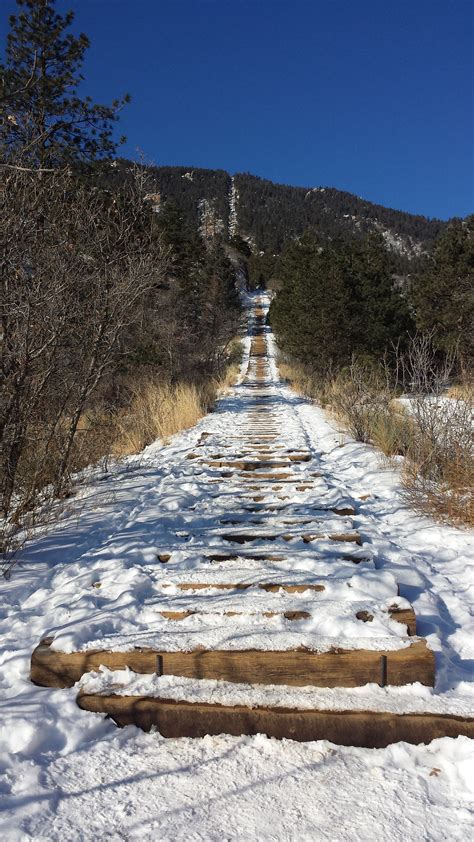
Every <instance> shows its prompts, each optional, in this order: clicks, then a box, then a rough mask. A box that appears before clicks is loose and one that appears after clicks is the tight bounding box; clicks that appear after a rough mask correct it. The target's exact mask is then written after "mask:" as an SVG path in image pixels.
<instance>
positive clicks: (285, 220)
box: [101, 159, 446, 261]
mask: <svg viewBox="0 0 474 842" xmlns="http://www.w3.org/2000/svg"><path fill="white" fill-rule="evenodd" d="M101 166H102V167H104V165H101ZM105 166H106V169H105V170H103V171H102V172H103V176H104V177H105V178H106V179H107V180H108V181H110V183H111V184H113V183H117V182H119V181H122V180H123V178H126V177H127V172H128V170H129V169H130V166H131V164H130V162H129V161H126V160H124V159H121V160H120V159H119V160H116V161H113V162H109V163H108V164H106V165H105ZM148 173H149V176H150V192H151V193H154V194H156V195H158V194H159V196H158V198H157V206H159V203H160V202H162V201H164V200H170V199H171V200H172V201H173V202H175V203H176V204H177V205H178V207H179V208H180V210H181V211H182V212H183V214H184V216H185V219H186V221H187V222H188V224H190V225H195V224H196V223H197V224H198V226H200V228H201V232H202V233H203V235H204V236H212V235H213V234H220V235H223V236H224V238H226V237H229V238H231V237H232V236H234V235H239V236H240V237H243V238H244V239H245V240H247V241H248V242H249V243H250V245H251V248H252V250H253V251H254V252H256V253H258V252H260V251H263V252H265V253H270V254H279V253H280V251H281V250H282V248H283V246H284V244H285V242H288V241H289V240H291V239H293V238H294V237H298V236H301V235H302V234H303V233H304V232H305V231H307V230H311V231H312V232H313V233H314V234H316V236H317V237H318V239H320V240H321V242H325V241H327V240H328V239H335V238H343V239H346V238H352V237H363V236H364V235H366V234H367V233H370V232H373V231H376V232H379V233H381V234H382V236H383V237H384V240H385V242H386V243H387V246H388V247H389V249H390V250H391V251H393V252H395V254H397V255H398V256H399V257H401V258H402V260H403V259H404V260H405V261H406V260H410V259H412V258H416V257H417V256H418V255H419V254H420V253H421V252H422V251H424V250H429V248H430V246H431V244H432V243H433V241H434V240H435V239H436V237H438V236H439V234H440V233H441V232H442V231H443V229H444V228H445V226H446V223H445V222H442V221H440V220H435V219H428V218H427V217H424V216H415V215H413V214H409V213H404V212H403V211H399V210H393V209H391V208H385V207H383V206H382V205H377V204H373V203H372V202H369V201H366V200H365V199H361V198H360V197H358V196H355V195H353V194H352V193H347V192H344V191H341V190H336V189H334V188H332V187H314V188H312V189H310V188H305V187H291V186H288V185H283V184H274V183H273V182H271V181H268V180H265V179H262V178H258V177H257V176H254V175H250V174H249V173H237V174H236V175H234V176H231V175H229V173H227V172H225V171H224V170H208V169H197V168H190V167H149V168H148Z"/></svg>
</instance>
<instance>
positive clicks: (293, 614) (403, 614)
mask: <svg viewBox="0 0 474 842" xmlns="http://www.w3.org/2000/svg"><path fill="white" fill-rule="evenodd" d="M249 587H250V586H249ZM258 587H259V589H261V590H264V591H266V592H267V593H278V591H279V590H280V589H281V590H284V591H286V592H287V593H304V591H308V590H310V591H311V590H312V591H318V590H319V591H321V590H324V587H321V586H318V585H313V586H312V587H311V586H309V587H308V586H304V585H294V586H291V585H287V586H286V587H285V586H282V585H278V584H275V585H272V584H271V583H269V584H268V585H265V584H262V585H258ZM238 589H239V590H242V588H238ZM181 590H183V588H181ZM245 590H246V589H245ZM244 606H245V601H244V600H242V609H243V610H236V609H235V608H229V609H226V610H225V611H213V610H212V606H210V607H207V608H205V610H200V609H199V608H191V607H189V608H187V609H183V610H176V611H173V610H159V611H157V614H159V615H160V616H161V617H163V618H164V619H165V620H173V621H176V622H179V621H180V620H185V619H186V618H187V617H192V616H194V615H196V614H198V615H199V616H200V617H203V618H204V619H205V618H206V617H212V616H224V617H239V616H243V615H246V616H252V615H255V616H257V615H258V616H261V617H284V618H285V619H286V620H291V621H296V620H309V619H311V616H312V614H314V611H313V612H310V611H307V610H301V609H298V608H292V609H286V610H283V611H262V610H258V609H255V610H245V607H244ZM325 607H326V606H325V604H324V603H322V605H321V606H319V610H320V611H322V612H324V609H325ZM387 613H388V614H390V616H391V617H392V619H393V620H396V622H397V623H401V624H402V625H405V626H406V628H407V633H408V634H409V635H410V636H412V635H415V634H416V616H415V612H414V610H413V608H394V609H392V610H390V609H388V611H387ZM355 616H356V618H357V619H358V620H360V621H361V622H363V623H371V622H372V621H373V619H374V615H373V614H371V612H370V611H369V610H360V611H357V613H356V615H355Z"/></svg>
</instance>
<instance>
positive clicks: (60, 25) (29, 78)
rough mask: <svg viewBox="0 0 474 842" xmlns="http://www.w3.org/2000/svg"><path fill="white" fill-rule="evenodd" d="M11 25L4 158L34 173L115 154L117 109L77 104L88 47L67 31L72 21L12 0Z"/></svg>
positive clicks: (41, 0) (30, 0) (36, 3)
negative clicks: (14, 11)
mask: <svg viewBox="0 0 474 842" xmlns="http://www.w3.org/2000/svg"><path fill="white" fill-rule="evenodd" d="M17 4H18V7H19V11H18V14H17V15H11V17H10V32H9V34H8V36H7V45H6V60H5V64H4V66H2V67H1V68H0V77H1V79H2V86H1V89H0V90H1V93H2V99H3V103H4V110H5V111H6V118H5V119H4V120H3V121H2V133H1V144H2V147H3V151H4V153H5V156H7V157H15V156H18V155H21V156H22V157H23V159H25V158H26V159H27V160H28V162H29V163H30V164H31V165H32V166H38V165H39V166H41V167H51V166H53V167H54V166H57V165H58V164H62V163H64V162H67V161H70V160H91V159H94V158H96V157H100V156H102V155H110V154H113V153H114V151H115V149H116V143H115V142H114V140H113V134H112V131H113V123H114V121H115V120H116V119H117V111H118V109H119V107H120V106H121V105H122V104H123V103H125V102H128V101H129V97H128V96H125V97H124V98H123V100H121V101H119V100H115V101H114V102H113V103H112V105H110V106H108V105H96V104H94V103H93V102H92V100H91V98H90V97H85V98H81V97H80V96H79V94H78V87H79V85H80V82H81V81H82V79H83V77H82V75H81V67H82V64H83V61H84V54H85V51H86V50H87V48H88V47H89V40H88V38H87V36H86V35H84V34H83V33H81V34H80V35H79V36H77V37H76V36H74V35H73V34H71V33H70V32H68V31H67V30H68V29H69V27H70V26H71V24H72V22H73V19H74V14H73V12H67V14H65V15H60V14H58V13H57V12H56V11H55V8H54V0H17Z"/></svg>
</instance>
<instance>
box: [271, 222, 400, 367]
mask: <svg viewBox="0 0 474 842" xmlns="http://www.w3.org/2000/svg"><path fill="white" fill-rule="evenodd" d="M277 274H278V276H279V279H280V280H281V282H282V287H281V289H280V290H279V292H278V293H277V295H276V297H275V299H274V301H273V302H272V305H271V308H270V319H271V323H272V326H273V328H274V330H275V333H276V335H277V339H278V342H279V345H280V347H281V349H282V350H283V351H287V352H288V353H290V354H291V355H292V356H294V357H295V358H296V359H298V360H300V361H301V362H303V363H304V364H305V365H306V366H308V367H309V368H311V369H312V370H313V371H314V372H318V373H319V374H322V375H324V374H325V373H327V372H328V371H329V370H334V369H337V368H341V367H342V366H345V365H347V364H348V363H349V362H350V360H351V357H352V355H356V356H359V357H360V356H365V357H367V356H369V357H372V358H374V359H377V358H378V357H380V356H381V355H382V354H383V352H384V350H385V348H386V347H387V346H388V345H390V343H391V341H392V340H396V339H398V337H399V336H400V335H403V334H404V333H406V331H407V330H409V328H410V327H411V320H410V315H409V310H408V305H407V303H406V302H405V301H404V299H403V298H402V297H401V296H400V295H399V293H397V292H396V290H394V288H393V280H392V275H391V266H390V260H389V257H388V255H387V252H386V251H385V249H384V247H383V243H382V242H381V240H380V239H379V238H374V237H371V238H369V239H368V240H367V242H365V243H359V242H357V241H352V242H350V243H345V242H339V243H333V244H332V245H331V246H330V247H328V248H323V247H321V246H320V245H318V243H317V241H316V240H315V238H314V237H313V235H312V234H310V233H307V234H305V235H304V236H303V237H301V239H299V240H295V241H294V242H293V243H292V244H291V245H290V246H289V247H288V249H287V250H286V251H285V253H284V255H283V257H282V259H281V261H280V264H279V268H278V273H277Z"/></svg>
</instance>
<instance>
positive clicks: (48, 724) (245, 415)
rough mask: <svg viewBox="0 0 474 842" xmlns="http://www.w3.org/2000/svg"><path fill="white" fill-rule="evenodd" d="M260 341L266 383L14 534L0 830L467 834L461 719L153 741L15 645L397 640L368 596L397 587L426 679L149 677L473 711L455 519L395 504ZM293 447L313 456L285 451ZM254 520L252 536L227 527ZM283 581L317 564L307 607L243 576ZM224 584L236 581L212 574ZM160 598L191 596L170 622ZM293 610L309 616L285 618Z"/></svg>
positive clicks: (0, 627) (207, 686) (330, 700)
mask: <svg viewBox="0 0 474 842" xmlns="http://www.w3.org/2000/svg"><path fill="white" fill-rule="evenodd" d="M268 343H269V353H268V354H266V355H265V357H264V358H261V359H260V360H258V359H253V361H251V367H252V366H253V368H254V369H256V367H257V366H259V367H260V370H261V372H262V371H264V376H265V379H266V388H265V393H264V394H262V393H261V392H260V394H259V388H258V384H257V385H256V386H252V385H251V383H249V382H247V384H244V383H241V384H240V385H238V386H237V387H235V388H234V389H233V390H232V391H231V393H230V394H229V395H228V396H226V397H225V398H223V399H222V400H221V401H220V402H219V405H218V407H217V410H216V412H214V413H213V414H212V415H210V416H208V417H207V418H205V419H203V420H202V421H201V422H200V423H199V424H198V425H197V426H196V427H195V428H193V429H192V430H189V431H187V432H186V433H183V434H182V435H179V436H176V437H175V438H174V439H173V441H172V442H171V443H170V444H169V445H167V446H162V445H160V444H159V443H156V444H155V445H152V446H151V447H149V448H147V450H146V451H145V452H144V453H143V454H141V455H140V456H139V457H135V458H131V459H128V460H126V461H124V462H122V463H118V464H117V465H114V466H113V467H112V468H111V469H110V472H109V473H107V474H101V472H100V471H99V470H94V471H89V472H87V473H86V477H85V479H86V483H85V485H84V486H83V487H82V488H81V490H80V491H79V492H78V494H77V496H76V498H75V499H73V500H72V501H71V502H70V505H69V507H68V510H67V511H65V512H63V513H62V514H61V516H60V521H59V523H58V526H57V528H55V529H54V531H50V532H49V533H48V534H45V535H44V536H38V537H37V538H36V539H35V540H34V541H31V542H30V544H29V546H28V547H27V548H26V549H25V552H24V556H23V558H22V563H21V565H19V566H18V567H17V568H16V570H15V571H14V574H13V576H12V579H11V580H10V581H8V582H5V583H4V584H3V585H2V591H1V593H0V633H1V634H2V645H1V649H0V670H1V673H0V692H1V694H2V697H1V702H0V704H1V711H2V721H1V725H0V811H1V812H0V836H1V838H4V839H7V840H17V839H18V840H20V839H21V840H23V839H39V838H46V839H48V840H50V839H51V840H56V839H57V840H59V839H80V840H82V839H83V840H92V839H94V840H95V839H135V838H140V839H156V838H160V839H172V838H174V839H184V838H186V839H188V838H189V839H206V840H207V839H222V838H224V839H237V838H239V839H288V840H292V839H305V838H307V839H328V840H355V839H359V838H360V837H361V836H362V835H363V836H365V837H366V838H368V839H373V840H385V839H387V840H388V839H390V840H394V839H395V840H397V839H400V840H402V839H403V840H410V839H419V838H422V839H430V840H437V839H440V840H441V839H467V838H469V835H470V832H469V828H470V824H469V821H470V814H469V803H470V793H469V786H470V782H471V781H472V779H473V777H474V775H473V774H472V773H473V772H474V768H473V763H472V753H471V741H469V740H467V739H466V738H463V737H459V738H458V739H456V740H452V739H447V738H445V739H442V740H436V741H434V742H433V743H432V744H431V745H430V746H428V747H426V746H409V745H407V744H396V745H394V746H390V747H388V748H387V749H377V750H369V749H355V748H342V747H338V746H334V745H332V744H330V743H327V742H324V741H319V742H314V743H306V744H304V743H303V744H298V743H294V742H292V741H290V740H284V741H281V742H278V741H275V740H270V739H267V738H266V737H263V736H258V737H240V738H234V737H226V736H220V737H206V738H204V739H202V740H190V739H179V740H163V739H162V738H161V737H160V736H159V735H158V734H156V733H151V734H142V733H140V732H138V731H137V730H136V729H135V728H133V727H132V726H129V727H127V728H125V729H123V731H118V730H117V729H116V727H115V725H113V724H112V723H111V722H110V721H106V720H104V719H103V718H102V717H101V716H100V715H98V714H92V713H87V712H84V711H81V710H79V709H78V708H77V706H76V704H75V697H76V694H77V689H76V688H72V689H66V690H50V689H46V688H39V687H35V686H34V685H32V684H31V682H30V681H29V660H30V656H31V652H32V650H33V648H34V646H35V645H36V644H37V643H38V642H39V640H41V639H42V638H43V637H45V636H48V635H50V634H51V633H53V634H54V635H55V641H54V644H53V645H54V646H55V647H57V649H59V650H62V651H75V650H76V649H78V648H86V649H87V648H88V647H98V646H99V647H100V646H110V645H111V642H113V647H114V649H117V648H119V649H120V648H121V647H122V648H125V649H127V648H128V647H129V645H130V641H131V640H132V641H137V640H139V642H140V645H147V644H149V645H156V641H157V640H159V641H160V643H161V644H163V641H165V642H166V645H167V647H168V648H170V649H173V648H176V649H183V648H184V649H186V647H188V648H189V647H190V646H192V645H194V643H195V642H196V641H197V642H198V643H199V644H200V645H202V644H203V643H204V644H205V645H206V646H208V647H220V648H230V649H231V648H233V647H235V646H236V645H238V646H239V647H242V646H245V645H246V646H248V647H250V646H254V647H255V646H256V647H257V648H262V649H265V650H268V649H272V648H282V647H283V648H285V647H286V648H291V647H293V646H295V645H301V644H302V643H303V644H308V643H309V644H310V643H311V640H314V639H315V638H316V639H317V640H318V646H319V647H324V645H325V644H324V640H325V639H326V640H328V641H329V640H330V644H329V643H328V644H327V645H333V644H334V641H336V643H337V644H338V645H341V643H343V645H344V646H345V647H346V648H347V647H348V646H349V647H350V645H351V641H356V642H357V645H360V640H362V641H363V645H364V647H365V648H371V647H372V648H375V649H377V648H381V647H382V646H383V647H384V648H386V647H387V645H389V646H390V645H391V646H393V647H399V646H403V645H405V644H404V636H405V633H406V632H405V627H404V626H403V625H402V624H401V623H397V622H396V621H395V620H394V619H393V618H392V617H391V616H390V614H389V613H388V611H387V607H388V606H389V605H392V604H393V602H394V600H395V601H398V605H399V606H400V607H401V608H403V607H404V605H405V602H404V599H408V600H409V601H410V602H411V603H412V604H413V606H414V608H415V611H416V615H417V627H418V632H419V634H421V635H423V636H425V637H426V638H427V640H428V642H429V645H430V647H431V648H432V649H433V650H434V651H435V652H436V654H437V683H436V687H435V689H434V691H433V690H431V689H430V688H428V687H422V686H421V685H419V684H416V685H409V686H408V687H400V688H398V687H386V688H381V687H378V686H377V685H374V684H369V685H366V686H365V687H361V688H354V689H339V688H338V689H333V690H326V689H324V688H313V687H301V688H299V687H293V688H285V687H266V686H265V685H256V686H255V687H253V688H252V687H242V688H240V689H239V690H236V687H235V685H231V684H229V683H228V682H215V681H214V682H213V681H208V682H206V681H204V682H195V681H194V682H193V681H192V680H189V679H188V680H186V679H179V678H177V679H173V677H171V676H163V677H162V678H161V679H156V680H157V681H158V682H161V687H162V688H163V687H165V688H166V690H167V694H166V695H167V696H168V697H172V696H173V694H175V696H176V698H182V697H185V698H190V699H194V698H196V699H200V698H203V699H209V698H212V699H216V700H218V701H224V703H225V702H226V701H227V702H229V703H232V702H233V701H234V702H235V701H236V699H237V696H236V693H237V694H240V695H238V700H239V701H242V699H247V700H248V702H250V703H252V704H263V703H270V704H278V703H279V704H290V705H291V704H294V705H296V706H298V707H302V708H304V707H305V706H306V707H308V706H309V707H311V706H319V707H322V708H324V707H325V706H326V707H327V708H329V709H332V708H334V709H350V708H359V709H360V708H361V707H365V708H366V709H369V710H394V711H398V710H407V709H410V710H414V711H416V710H439V711H445V712H453V713H458V714H463V715H468V714H470V713H471V712H472V692H471V686H472V685H471V684H470V679H472V664H473V661H472V658H473V652H472V648H471V649H470V648H469V646H470V641H472V637H471V638H470V637H469V635H470V631H471V629H470V628H469V618H470V614H469V609H470V601H469V596H470V593H469V590H470V588H472V567H471V568H470V567H469V564H470V563H472V558H473V553H472V549H473V541H472V536H470V535H469V534H468V533H467V532H462V531H458V530H454V529H450V528H447V527H441V526H437V525H434V524H433V523H432V522H430V521H428V520H426V519H422V518H420V517H418V516H416V515H414V514H413V513H412V512H410V511H409V510H407V508H406V507H405V506H404V505H403V503H402V502H401V499H400V494H399V487H398V480H397V476H396V473H395V472H393V471H388V470H386V469H385V470H382V469H381V466H380V462H379V461H378V457H377V455H376V454H375V453H374V451H373V450H372V449H371V448H369V447H367V446H365V445H360V444H357V443H355V442H353V441H351V440H350V439H348V437H347V436H345V435H343V434H341V433H339V432H338V431H337V429H335V427H334V425H333V424H332V423H331V422H330V421H329V420H328V419H327V417H326V416H325V414H324V413H323V412H322V410H319V409H318V408H316V407H314V406H312V405H310V404H309V403H308V402H306V401H304V400H302V399H300V398H298V397H297V396H295V395H294V394H293V393H292V392H291V391H290V390H289V389H288V388H287V387H286V386H284V385H283V384H282V383H281V382H280V381H279V379H278V375H277V372H276V368H275V361H274V353H273V344H272V339H271V336H270V337H268ZM249 347H250V339H249V340H248V341H247V353H248V350H249ZM246 362H248V357H247V360H246ZM245 367H246V365H244V367H243V373H244V369H245ZM254 373H255V371H253V372H252V370H251V371H250V374H251V375H252V374H254ZM256 401H257V402H259V403H260V408H259V411H258V413H257V412H256V411H255V404H256ZM262 413H263V414H262ZM265 413H266V415H265ZM263 419H264V420H263ZM270 431H271V432H270ZM267 436H268V439H267V440H268V451H267V452H266V446H265V445H264V444H263V443H262V437H263V442H264V441H265V437H267ZM270 436H271V437H272V438H271V439H270V438H269V437H270ZM257 442H258V446H257ZM291 452H292V453H293V454H294V455H295V457H296V458H297V457H298V455H300V456H301V455H304V457H305V458H306V455H308V456H309V459H310V461H309V462H306V461H301V462H300V461H294V462H292V461H290V459H289V454H290V453H291ZM194 456H196V457H197V458H190V457H194ZM256 458H258V459H259V460H260V459H262V460H268V461H269V462H273V463H275V462H277V463H278V462H281V463H282V464H281V465H278V464H277V465H275V466H274V467H272V468H271V470H270V473H271V472H273V471H274V472H275V474H276V476H275V477H274V478H272V479H271V480H264V479H263V478H261V477H258V478H255V475H256V473H257V472H255V471H246V470H245V468H246V465H245V464H244V465H242V466H241V467H240V468H238V469H237V470H233V469H229V467H228V466H227V465H225V464H220V463H226V462H228V461H229V459H231V460H234V461H238V460H239V459H240V460H242V461H243V462H245V461H246V460H249V461H251V460H254V459H256ZM208 463H211V464H208ZM212 463H214V464H212ZM215 463H217V465H216V464H215ZM258 473H259V474H262V473H264V470H263V469H260V470H259V472H258ZM285 473H289V474H290V476H286V477H285V476H283V475H284V474H285ZM222 474H223V476H222ZM229 474H230V475H229ZM246 474H250V476H245V475H246ZM257 476H258V474H257ZM333 510H336V511H341V510H345V511H350V510H354V514H353V515H352V514H351V515H350V516H346V515H341V514H337V513H336V511H333ZM282 520H284V521H285V523H284V524H282ZM321 524H322V525H321ZM282 526H284V530H285V534H286V536H287V537H289V533H290V534H291V533H295V535H296V534H300V533H301V531H302V530H304V531H305V534H307V535H309V536H310V537H311V541H310V542H308V543H304V542H301V541H300V542H296V543H295V541H294V540H292V541H290V542H289V543H288V544H287V542H285V541H283V540H282V537H281V532H282ZM256 530H258V534H259V540H258V544H253V543H250V544H249V543H247V542H245V543H243V544H241V543H240V541H239V540H238V536H239V535H241V536H242V535H245V534H246V533H248V532H249V531H253V532H255V531H256ZM318 530H319V531H318ZM275 532H277V533H278V535H279V536H280V537H278V538H277V539H275ZM341 532H343V533H349V534H350V533H357V534H359V535H360V536H361V538H362V540H363V545H362V546H361V547H359V546H358V545H357V544H356V543H353V542H352V541H350V542H344V551H343V553H341V549H340V547H341V545H340V544H338V543H337V542H335V541H333V540H331V538H330V537H329V536H330V535H331V534H336V533H341ZM229 535H231V536H233V537H232V538H231V539H230V540H229ZM223 536H224V537H223ZM226 536H227V537H226ZM316 545H317V552H315V546H316ZM284 546H287V547H291V555H290V554H289V553H288V552H287V553H284V552H282V547H284ZM223 556H231V557H230V558H222V557H223ZM262 556H266V557H265V558H262ZM269 556H273V557H274V558H273V559H272V558H269ZM211 557H217V558H211ZM360 559H364V560H363V561H360ZM355 561H358V562H359V563H358V564H357V565H355V564H354V562H355ZM204 574H205V578H203V576H204ZM262 576H263V577H264V578H263V579H262ZM290 580H291V583H293V584H295V583H296V584H298V583H300V584H304V585H308V584H309V585H311V584H313V585H317V584H318V583H321V582H322V581H324V586H325V593H324V599H321V594H320V593H319V594H316V598H317V599H318V600H319V602H318V606H321V605H322V603H324V611H317V612H315V611H314V610H313V609H314V606H315V596H314V595H313V596H311V594H308V591H307V590H304V591H302V592H296V593H290V592H287V591H285V590H284V589H283V588H281V589H280V590H278V591H276V592H273V591H265V590H262V588H259V587H257V586H258V585H261V584H262V581H263V582H267V583H272V584H274V583H277V584H280V585H284V584H286V583H287V582H288V581H290ZM347 580H350V582H351V598H350V600H348V599H347V596H346V591H347V584H346V582H347ZM236 582H238V583H239V584H240V585H245V589H241V590H240V591H239V592H238V593H237V592H236V591H235V590H234V589H230V590H222V588H221V587H219V586H220V585H222V583H236ZM397 583H398V584H399V585H400V597H398V596H397ZM193 584H194V586H196V585H200V586H202V585H203V584H206V586H207V587H206V588H196V587H194V589H193V588H192V587H189V586H192V585H193ZM183 585H184V586H186V587H184V588H183V587H182V586H183ZM358 601H359V602H360V605H359V602H358ZM354 607H359V608H360V609H361V610H362V609H363V610H367V608H369V609H370V611H371V614H372V615H373V620H372V621H371V622H360V621H359V620H357V619H356V618H355V616H354ZM168 611H173V612H175V611H179V612H184V613H187V612H192V613H189V616H186V617H185V618H184V619H182V620H180V621H179V622H172V621H170V619H168V618H167V617H166V616H164V614H166V612H168ZM296 611H298V612H305V613H306V614H307V615H309V616H308V617H306V618H303V619H302V620H297V621H296V622H295V621H294V620H293V619H290V615H292V614H293V615H294V613H295V612H296ZM268 613H271V614H272V616H271V617H269V616H266V615H268ZM285 615H286V616H285ZM170 624H171V625H172V628H171V629H170ZM236 641H237V644H236ZM275 641H277V643H275ZM387 641H389V642H388V643H387ZM122 678H123V680H124V681H127V682H130V676H128V677H127V676H125V677H123V676H122ZM89 680H90V679H89ZM101 680H104V681H105V680H106V679H105V678H104V679H101ZM341 792H344V802H343V803H342V804H341V802H340V798H339V795H340V793H341Z"/></svg>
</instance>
